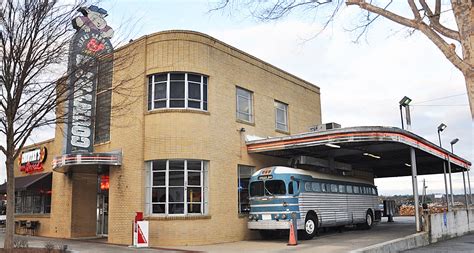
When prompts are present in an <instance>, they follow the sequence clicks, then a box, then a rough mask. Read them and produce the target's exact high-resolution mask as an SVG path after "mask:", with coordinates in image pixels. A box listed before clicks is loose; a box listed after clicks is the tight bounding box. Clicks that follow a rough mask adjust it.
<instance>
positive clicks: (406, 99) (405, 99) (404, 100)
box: [398, 96, 412, 129]
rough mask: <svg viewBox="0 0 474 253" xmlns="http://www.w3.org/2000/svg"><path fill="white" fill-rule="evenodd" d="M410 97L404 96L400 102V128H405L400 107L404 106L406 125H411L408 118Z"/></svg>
mask: <svg viewBox="0 0 474 253" xmlns="http://www.w3.org/2000/svg"><path fill="white" fill-rule="evenodd" d="M411 101H412V100H411V98H409V97H407V96H404V97H403V98H402V100H400V102H398V103H399V104H400V119H401V121H402V129H405V126H404V125H403V112H402V107H405V115H406V118H407V127H408V126H410V125H411V120H410V108H409V104H410V103H411Z"/></svg>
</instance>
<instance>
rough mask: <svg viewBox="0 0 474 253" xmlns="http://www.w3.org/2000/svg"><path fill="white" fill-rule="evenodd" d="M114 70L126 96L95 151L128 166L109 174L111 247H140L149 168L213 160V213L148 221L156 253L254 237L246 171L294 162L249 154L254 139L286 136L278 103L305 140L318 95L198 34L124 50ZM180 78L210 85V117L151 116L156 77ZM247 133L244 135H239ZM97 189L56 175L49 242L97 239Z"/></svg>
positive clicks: (315, 119)
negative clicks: (242, 116) (247, 102)
mask: <svg viewBox="0 0 474 253" xmlns="http://www.w3.org/2000/svg"><path fill="white" fill-rule="evenodd" d="M115 60H116V61H115V65H114V78H113V82H114V86H116V87H117V86H120V88H118V89H117V91H120V92H119V93H120V94H118V93H114V94H113V97H112V104H113V108H114V109H113V113H112V115H113V117H112V122H111V125H112V127H111V141H110V142H108V143H104V144H100V145H96V148H95V151H96V152H107V151H113V150H122V152H123V163H122V166H119V167H111V168H110V190H109V239H108V240H109V242H111V243H118V244H131V223H132V220H133V219H134V215H135V212H137V211H144V207H145V181H144V180H145V161H149V160H154V159H201V160H208V161H209V174H208V176H209V180H208V181H209V185H208V186H209V199H208V202H209V213H208V214H207V215H205V216H202V217H197V218H191V217H179V218H177V217H156V216H152V217H147V219H148V220H149V221H150V243H151V245H152V246H163V245H197V244H210V243H218V242H230V241H237V240H242V239H245V238H249V237H251V236H252V233H251V232H250V231H249V230H248V229H247V227H246V223H247V219H246V217H242V216H240V217H239V214H238V195H237V166H238V164H242V165H250V166H256V167H257V168H261V167H264V166H269V165H285V164H286V161H285V160H279V159H275V158H271V157H266V156H262V155H249V154H247V151H246V146H245V135H256V136H261V137H267V136H282V135H284V134H282V133H279V132H277V131H275V109H274V100H279V101H282V102H284V103H287V104H288V105H289V133H291V134H294V133H301V132H306V131H307V130H308V127H309V126H310V125H314V124H318V123H320V122H321V107H320V94H319V88H318V87H316V86H314V85H312V84H310V83H308V82H306V81H304V80H301V79H299V78H297V77H295V76H293V75H291V74H289V73H287V72H284V71H283V70H280V69H278V68H276V67H274V66H272V65H270V64H268V63H265V62H262V61H261V60H259V59H257V58H255V57H253V56H250V55H248V54H246V53H244V52H242V51H240V50H238V49H236V48H233V47H231V46H229V45H227V44H225V43H223V42H220V41H218V40H216V39H214V38H211V37H209V36H207V35H204V34H200V33H196V32H189V31H168V32H160V33H156V34H152V35H149V36H145V37H142V38H140V39H138V40H136V41H134V42H133V43H130V44H128V45H127V46H125V47H122V48H120V49H119V50H118V51H117V53H116V55H115ZM171 71H182V72H195V73H200V74H204V75H208V76H209V80H208V105H209V106H208V112H196V111H191V110H183V109H176V110H171V109H165V110H157V111H152V112H148V111H147V83H148V78H147V75H150V74H154V73H160V72H171ZM236 86H240V87H243V88H246V89H248V90H251V91H252V92H253V94H254V107H253V108H254V116H255V122H254V123H253V124H246V123H241V122H238V121H237V120H236ZM124 104H125V105H127V106H126V107H123V105H124ZM59 127H60V126H58V128H57V130H56V138H55V142H54V148H52V149H53V150H54V152H55V155H59V154H61V152H60V150H61V147H62V132H61V131H60V128H59ZM241 128H245V132H243V133H241V132H239V131H238V130H239V129H241ZM50 154H52V153H50ZM84 180H85V181H84ZM91 180H92V178H86V179H80V178H79V176H77V175H75V174H73V175H72V176H71V175H69V176H68V175H65V174H61V173H53V198H52V212H51V218H50V225H49V226H50V233H49V234H48V235H50V236H55V237H77V236H86V235H89V233H91V232H92V229H91V227H93V228H94V231H95V223H94V224H93V221H94V222H95V220H92V218H91V217H92V216H91V215H90V213H91V212H92V209H95V202H94V201H96V198H95V197H94V196H93V195H94V194H93V190H92V189H93V187H94V186H93V183H92V182H91ZM95 187H96V186H95ZM92 199H93V200H94V201H92ZM92 202H94V203H92ZM45 233H46V232H45Z"/></svg>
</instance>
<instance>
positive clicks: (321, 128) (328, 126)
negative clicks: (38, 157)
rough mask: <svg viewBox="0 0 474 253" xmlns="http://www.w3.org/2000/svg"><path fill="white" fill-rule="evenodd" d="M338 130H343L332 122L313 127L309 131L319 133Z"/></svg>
mask: <svg viewBox="0 0 474 253" xmlns="http://www.w3.org/2000/svg"><path fill="white" fill-rule="evenodd" d="M336 128H341V125H340V124H337V123H335V122H331V123H326V124H320V125H314V126H311V127H310V128H309V131H311V132H319V131H326V130H331V129H336Z"/></svg>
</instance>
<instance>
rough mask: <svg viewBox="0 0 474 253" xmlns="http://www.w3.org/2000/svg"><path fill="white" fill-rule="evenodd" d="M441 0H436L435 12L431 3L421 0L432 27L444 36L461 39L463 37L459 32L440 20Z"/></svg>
mask: <svg viewBox="0 0 474 253" xmlns="http://www.w3.org/2000/svg"><path fill="white" fill-rule="evenodd" d="M439 1H440V0H437V1H436V6H435V14H433V11H431V9H430V7H429V5H428V4H427V3H426V1H425V0H419V2H420V4H421V6H422V8H423V10H424V11H425V13H426V16H427V17H428V19H429V20H430V27H433V29H434V30H435V31H436V32H438V33H440V34H441V35H443V36H446V37H448V38H450V39H453V40H457V41H461V38H460V36H459V32H458V31H455V30H452V29H449V28H447V27H445V26H443V25H441V23H440V22H439V18H440V16H441V3H440V2H439Z"/></svg>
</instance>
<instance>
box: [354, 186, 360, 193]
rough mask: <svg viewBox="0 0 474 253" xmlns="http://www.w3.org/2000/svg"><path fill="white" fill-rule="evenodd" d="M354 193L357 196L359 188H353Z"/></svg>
mask: <svg viewBox="0 0 474 253" xmlns="http://www.w3.org/2000/svg"><path fill="white" fill-rule="evenodd" d="M354 193H355V194H359V186H354Z"/></svg>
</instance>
